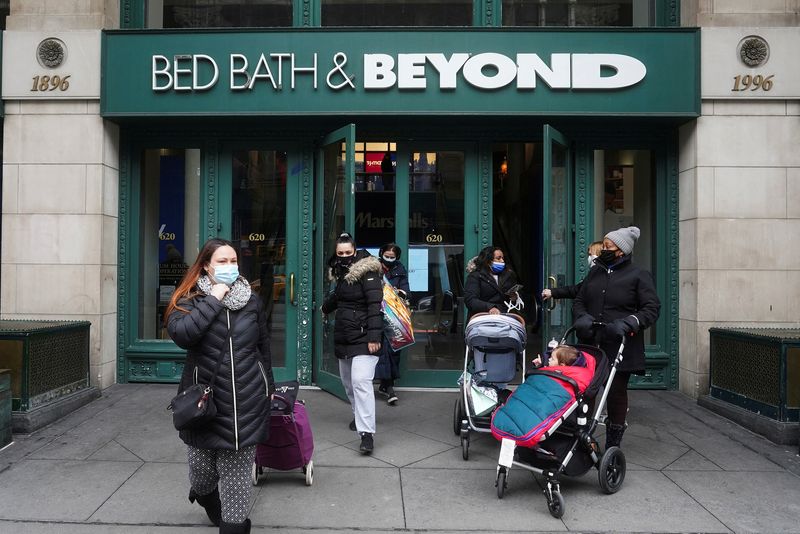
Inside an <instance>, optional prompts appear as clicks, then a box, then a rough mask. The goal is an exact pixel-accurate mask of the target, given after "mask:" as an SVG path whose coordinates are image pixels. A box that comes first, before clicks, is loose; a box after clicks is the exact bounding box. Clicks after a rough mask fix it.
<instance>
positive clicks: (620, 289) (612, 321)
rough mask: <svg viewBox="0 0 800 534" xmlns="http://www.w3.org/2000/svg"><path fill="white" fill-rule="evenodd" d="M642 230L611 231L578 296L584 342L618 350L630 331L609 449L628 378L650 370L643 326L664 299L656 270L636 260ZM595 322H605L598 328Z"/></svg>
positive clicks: (614, 389)
mask: <svg viewBox="0 0 800 534" xmlns="http://www.w3.org/2000/svg"><path fill="white" fill-rule="evenodd" d="M639 234H640V230H639V228H637V227H635V226H630V227H628V228H620V229H619V230H614V231H613V232H609V233H608V234H606V236H605V238H604V239H603V250H602V251H601V252H600V255H599V257H598V258H597V260H596V261H595V267H594V268H592V269H591V270H590V271H589V274H587V275H586V278H584V279H583V282H582V284H581V288H580V291H578V294H577V295H576V296H575V303H574V304H573V308H572V311H573V314H574V316H575V330H576V334H577V336H578V340H579V341H580V342H581V343H589V344H593V343H595V335H596V334H597V335H598V340H599V343H600V348H602V349H603V351H604V352H605V353H606V354H607V355H608V356H609V358H611V357H613V355H614V354H616V353H617V349H618V348H619V345H620V340H621V338H622V337H623V336H625V339H626V342H625V350H624V351H623V353H622V357H623V360H622V363H621V364H620V365H619V368H618V372H617V374H616V375H615V376H614V380H613V381H612V383H611V386H610V388H609V394H608V425H607V426H606V449H608V448H610V447H619V446H620V443H621V442H622V435H623V433H624V432H625V416H626V414H627V412H628V381H629V380H630V377H631V375H632V374H637V375H642V374H644V371H645V358H644V330H645V329H646V328H649V327H650V326H652V325H653V324H655V322H656V320H658V316H659V311H660V309H661V302H660V301H659V299H658V295H657V294H656V289H655V285H654V284H653V277H652V275H651V274H650V273H649V272H648V271H646V270H644V269H642V268H640V267H638V266H636V265H634V264H633V261H632V254H633V245H634V243H635V242H636V240H637V239H638V238H639ZM596 323H602V324H604V325H605V326H604V327H603V329H602V330H601V331H599V332H597V331H596V329H595V328H594V327H593V325H594V324H596Z"/></svg>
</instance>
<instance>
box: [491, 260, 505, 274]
mask: <svg viewBox="0 0 800 534" xmlns="http://www.w3.org/2000/svg"><path fill="white" fill-rule="evenodd" d="M505 268H506V264H505V262H502V261H493V262H492V272H493V273H495V274H497V273H502V272H503V270H504V269H505Z"/></svg>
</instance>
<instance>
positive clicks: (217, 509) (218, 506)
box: [189, 488, 222, 526]
mask: <svg viewBox="0 0 800 534" xmlns="http://www.w3.org/2000/svg"><path fill="white" fill-rule="evenodd" d="M195 501H197V504H199V505H200V506H202V507H203V508H205V510H206V515H207V516H208V520H209V521H211V522H212V523H213V524H214V525H215V526H219V522H220V521H221V520H222V503H221V502H220V500H219V489H218V488H214V491H212V492H211V493H209V494H208V495H198V494H197V492H195V491H194V488H192V489H191V490H189V502H191V503H193V502H195Z"/></svg>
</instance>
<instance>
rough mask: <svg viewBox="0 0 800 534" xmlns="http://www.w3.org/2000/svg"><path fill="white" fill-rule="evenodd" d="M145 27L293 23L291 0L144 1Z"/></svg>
mask: <svg viewBox="0 0 800 534" xmlns="http://www.w3.org/2000/svg"><path fill="white" fill-rule="evenodd" d="M146 16H147V27H148V28H265V27H288V26H291V25H292V0H147V15H146Z"/></svg>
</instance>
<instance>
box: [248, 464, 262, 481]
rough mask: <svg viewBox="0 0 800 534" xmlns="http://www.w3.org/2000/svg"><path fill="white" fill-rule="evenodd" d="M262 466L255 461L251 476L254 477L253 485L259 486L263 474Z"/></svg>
mask: <svg viewBox="0 0 800 534" xmlns="http://www.w3.org/2000/svg"><path fill="white" fill-rule="evenodd" d="M262 472H263V471H262V468H261V467H259V466H258V464H256V463H255V462H253V468H252V470H251V472H250V477H251V478H252V481H253V485H254V486H258V479H259V477H260V476H261V473H262Z"/></svg>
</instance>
